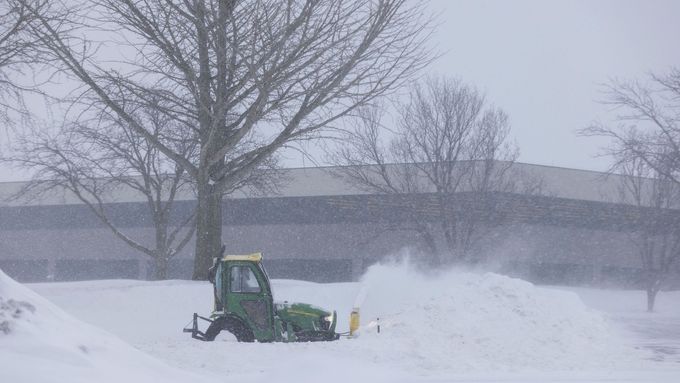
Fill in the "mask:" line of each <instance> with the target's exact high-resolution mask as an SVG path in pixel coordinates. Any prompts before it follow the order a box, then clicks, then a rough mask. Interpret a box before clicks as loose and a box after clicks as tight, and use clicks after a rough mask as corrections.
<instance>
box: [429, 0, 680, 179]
mask: <svg viewBox="0 0 680 383" xmlns="http://www.w3.org/2000/svg"><path fill="white" fill-rule="evenodd" d="M432 6H433V8H434V9H435V10H437V12H438V13H439V15H440V22H441V26H440V28H439V30H438V33H437V36H436V40H437V43H438V45H439V48H440V49H441V50H443V51H444V52H446V53H445V54H444V56H443V57H442V58H441V59H440V60H439V61H437V62H436V63H435V64H434V65H433V70H435V71H437V72H438V73H440V74H451V75H454V76H458V77H460V78H461V79H463V80H465V81H468V82H470V83H473V84H476V85H477V86H479V87H480V88H482V89H483V90H485V92H486V94H487V98H488V99H489V100H491V101H493V102H494V103H495V104H496V105H497V106H500V107H502V108H503V109H505V110H506V111H507V112H508V113H509V114H510V117H511V120H512V127H513V131H514V136H515V139H516V141H517V143H518V145H519V147H520V150H521V155H520V161H522V162H530V163H537V164H545V165H555V166H564V167H573V168H581V169H592V170H604V169H606V168H607V160H606V159H602V158H599V159H595V158H593V157H594V155H595V154H596V153H597V152H598V146H601V145H602V144H604V143H603V142H602V141H600V140H593V139H592V138H583V137H578V136H577V135H576V130H578V129H580V128H583V127H585V126H586V125H588V123H590V122H591V121H593V120H595V119H599V120H602V121H606V120H607V118H608V116H611V115H612V114H611V112H609V113H608V111H607V110H606V108H605V107H603V106H602V105H601V104H599V103H598V102H597V100H598V99H601V98H602V97H601V94H600V93H599V91H598V86H599V84H601V83H603V82H606V81H607V79H609V78H613V77H618V78H639V77H643V76H644V75H645V74H646V73H648V72H650V71H653V72H659V73H663V72H665V71H667V70H668V69H669V68H670V67H671V66H673V65H676V66H677V65H680V46H679V45H678V43H679V42H680V22H678V17H679V16H680V1H677V0H664V1H662V0H638V1H633V0H566V1H547V0H521V1H520V0H465V1H464V0H434V1H432Z"/></svg>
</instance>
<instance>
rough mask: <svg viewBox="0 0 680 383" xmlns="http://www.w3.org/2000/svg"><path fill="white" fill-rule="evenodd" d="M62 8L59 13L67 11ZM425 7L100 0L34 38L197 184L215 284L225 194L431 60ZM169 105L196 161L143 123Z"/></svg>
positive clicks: (201, 274)
mask: <svg viewBox="0 0 680 383" xmlns="http://www.w3.org/2000/svg"><path fill="white" fill-rule="evenodd" d="M54 3H55V4H53V8H54V9H56V11H57V12H59V10H63V9H64V8H65V7H67V6H68V5H69V4H70V2H67V1H55V2H54ZM424 7H425V4H424V3H423V2H414V1H408V0H380V1H377V0H357V1H342V0H297V1H278V0H191V1H185V0H123V1H120V0H94V1H92V2H90V3H88V4H87V6H86V7H84V9H82V8H78V7H76V8H74V9H72V10H71V11H70V12H69V14H68V18H65V19H62V20H60V21H59V22H57V21H55V20H54V19H53V18H49V16H48V17H38V21H37V22H35V23H32V32H33V33H34V35H35V36H36V37H37V38H39V39H40V41H41V42H42V43H43V46H44V48H45V50H46V51H47V52H49V53H50V54H51V57H50V58H51V59H53V60H54V62H55V63H57V64H55V65H56V68H57V69H58V70H59V71H60V73H68V74H69V75H70V76H71V77H73V78H75V79H77V80H78V81H79V82H80V84H82V89H83V91H85V92H88V93H90V94H91V95H94V96H96V97H98V98H99V101H100V102H101V103H102V104H104V105H105V106H106V107H107V108H108V111H109V113H110V114H112V115H115V116H116V118H117V119H119V120H120V121H123V122H124V123H125V124H126V126H128V127H129V128H130V129H132V130H133V131H135V133H136V134H138V135H139V136H140V137H143V138H144V139H146V140H148V142H149V143H150V144H151V145H153V146H154V147H155V148H157V149H158V151H159V152H161V153H162V154H163V155H164V156H166V157H167V158H169V159H170V160H172V161H173V162H174V163H176V164H177V166H179V167H181V168H182V169H184V171H185V172H186V173H187V174H188V175H189V176H190V177H191V178H192V179H193V182H194V183H195V185H196V191H197V200H198V208H197V217H196V227H197V229H196V236H197V240H196V252H195V256H196V257H195V264H194V278H196V279H205V278H207V272H208V268H209V267H210V265H211V263H212V258H213V257H214V256H215V255H216V254H218V252H219V250H220V247H221V242H222V238H221V235H222V228H221V226H222V208H221V207H222V198H223V195H225V193H228V192H229V191H230V190H233V189H234V187H235V186H236V185H238V184H240V183H242V182H243V180H245V179H247V178H248V174H250V173H252V172H253V171H257V170H258V168H259V167H261V166H263V164H265V163H266V162H267V161H268V160H270V159H271V157H272V156H273V155H274V154H275V153H276V152H277V151H278V150H280V149H281V148H284V147H287V146H291V145H295V144H296V143H299V142H300V141H305V140H309V139H313V138H317V137H318V136H319V133H320V132H321V131H322V130H323V129H325V128H330V127H333V126H334V125H335V124H336V123H337V122H338V121H339V120H340V119H342V118H344V117H346V116H348V115H350V114H352V113H353V112H354V111H355V110H356V109H357V108H358V107H359V106H361V105H364V104H366V103H368V102H370V101H371V100H373V99H375V98H376V97H378V96H381V95H384V94H385V93H387V92H389V91H391V90H393V89H395V88H396V87H398V86H399V85H401V84H402V83H403V82H404V81H405V80H406V79H408V78H410V77H411V76H412V75H413V74H414V73H416V72H417V71H418V70H419V69H420V68H422V67H423V66H424V65H425V64H427V63H428V61H429V60H430V58H431V55H430V53H429V51H428V49H427V48H426V45H425V41H426V39H427V37H428V36H429V34H430V31H431V28H430V26H431V23H430V20H429V18H427V17H425V16H423V14H424ZM92 31H95V33H92ZM97 36H104V37H102V38H101V40H99V41H96V40H95V38H96V37H97ZM112 52H116V54H114V59H111V58H110V57H107V54H112ZM131 95H133V96H134V97H131ZM131 99H134V100H135V101H134V102H128V100H131ZM159 99H160V100H162V102H161V105H162V107H161V108H160V109H159V112H160V113H162V114H163V116H164V118H167V119H168V120H170V121H173V122H174V124H173V129H177V128H179V129H183V130H186V132H188V134H186V136H187V137H192V138H193V139H195V140H196V150H197V153H196V155H195V156H192V157H187V156H185V155H184V154H183V153H181V152H177V150H175V149H174V147H173V144H172V141H171V139H169V138H168V135H167V134H166V133H165V131H164V130H161V131H160V132H159V134H154V132H152V131H150V130H149V128H148V126H146V125H145V124H144V123H143V121H140V120H139V117H138V116H137V115H136V114H135V110H137V109H138V108H139V107H149V106H152V105H149V103H150V102H151V100H154V101H155V100H159ZM78 113H79V115H83V114H85V115H87V110H85V111H82V110H79V111H78ZM189 133H190V134H189Z"/></svg>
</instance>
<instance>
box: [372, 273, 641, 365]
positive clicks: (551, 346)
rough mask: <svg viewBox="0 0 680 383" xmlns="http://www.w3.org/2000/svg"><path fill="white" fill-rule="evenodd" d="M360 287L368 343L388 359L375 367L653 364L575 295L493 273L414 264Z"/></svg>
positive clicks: (380, 357) (378, 356) (375, 276)
mask: <svg viewBox="0 0 680 383" xmlns="http://www.w3.org/2000/svg"><path fill="white" fill-rule="evenodd" d="M361 283H362V284H363V285H364V286H365V287H364V289H365V296H363V297H362V302H361V316H362V321H363V322H364V324H365V326H364V327H362V329H361V332H362V334H361V336H360V343H362V344H363V346H362V348H364V349H371V348H373V347H374V349H375V350H379V351H378V352H376V353H375V354H374V355H373V358H374V359H375V360H385V361H392V362H396V363H400V364H402V365H404V364H412V365H413V367H415V368H418V369H420V370H423V369H425V370H428V371H431V372H433V373H435V372H437V371H451V370H455V371H489V370H496V371H527V370H535V371H541V370H543V371H547V370H553V371H554V370H580V369H617V368H628V369H629V368H634V367H635V366H638V367H642V366H643V365H645V366H646V365H648V364H649V363H651V362H648V361H646V360H645V357H646V356H647V355H642V354H640V353H641V351H638V350H636V349H634V348H633V347H632V346H630V345H629V344H628V343H627V342H626V340H625V338H624V337H623V336H622V335H621V334H620V333H619V332H618V331H617V330H616V329H615V328H614V327H612V326H611V325H610V323H609V322H608V321H607V320H606V319H605V317H604V316H603V315H602V314H600V313H599V312H596V311H594V310H591V309H589V308H588V307H586V306H585V305H584V304H583V302H582V301H581V300H580V298H579V297H578V296H577V295H576V294H574V293H571V292H567V291H561V290H555V289H549V288H541V287H537V286H535V285H533V284H531V283H529V282H526V281H523V280H520V279H515V278H510V277H506V276H503V275H498V274H494V273H475V272H470V271H463V270H444V271H439V272H432V273H423V272H421V271H417V270H416V269H415V268H414V267H412V266H410V265H409V263H408V262H407V261H406V262H390V263H387V264H377V265H374V266H371V267H370V268H369V269H368V270H367V272H366V274H365V275H364V276H363V277H362V280H361ZM378 325H380V329H381V332H380V333H379V334H378V332H377V326H378Z"/></svg>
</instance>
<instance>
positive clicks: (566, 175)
mask: <svg viewBox="0 0 680 383" xmlns="http://www.w3.org/2000/svg"><path fill="white" fill-rule="evenodd" d="M390 166H392V167H399V166H403V165H400V164H393V165H390ZM512 167H513V169H514V170H518V171H520V172H521V173H522V174H523V175H525V176H527V177H528V178H531V179H532V180H540V181H541V184H542V190H541V193H540V194H543V195H548V196H552V197H558V198H567V199H575V200H586V201H597V202H622V201H621V200H620V198H619V197H618V196H619V195H620V193H619V190H620V185H621V181H622V176H618V175H608V174H606V173H602V172H595V171H589V170H579V169H568V168H561V167H553V166H543V165H534V164H525V163H515V164H513V165H512ZM279 172H280V174H281V175H282V177H281V179H282V180H284V181H282V182H281V183H280V185H278V187H277V188H276V190H275V191H272V192H269V193H266V194H253V193H248V192H246V191H236V192H234V193H232V194H231V195H229V198H234V199H243V198H273V197H277V198H280V197H318V196H345V195H365V194H373V193H371V192H369V191H367V190H365V189H361V188H359V187H357V186H355V185H353V184H352V183H351V182H347V180H346V179H343V177H342V176H341V173H342V168H340V167H333V166H329V167H309V168H289V169H281V170H279ZM25 185H26V183H25V182H4V183H0V206H27V205H28V206H35V205H71V204H81V202H80V201H79V200H78V199H77V198H76V197H75V196H74V195H73V194H72V193H70V192H68V191H66V190H51V191H49V192H47V193H43V194H41V195H40V196H33V197H31V198H22V197H19V198H13V197H15V196H16V195H17V193H20V191H21V190H22V188H23V187H24V186H25ZM176 199H177V200H194V199H195V196H194V192H193V191H192V190H189V189H188V188H186V189H184V190H182V191H180V192H179V193H178V196H177V198H176ZM144 201H146V197H145V196H144V195H142V194H141V193H139V192H138V191H135V190H133V189H131V188H122V187H121V188H119V189H117V190H115V191H114V192H112V193H111V194H110V195H109V196H108V197H106V202H111V203H116V202H144Z"/></svg>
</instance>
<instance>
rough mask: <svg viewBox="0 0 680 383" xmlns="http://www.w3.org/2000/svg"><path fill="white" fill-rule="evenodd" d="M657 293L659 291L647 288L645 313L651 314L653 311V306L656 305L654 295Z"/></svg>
mask: <svg viewBox="0 0 680 383" xmlns="http://www.w3.org/2000/svg"><path fill="white" fill-rule="evenodd" d="M658 292H659V289H657V288H655V287H649V288H647V312H650V313H651V312H653V311H654V304H655V303H656V294H657V293H658Z"/></svg>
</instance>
